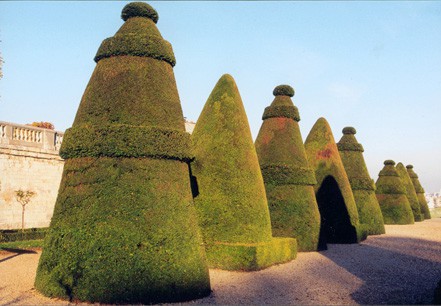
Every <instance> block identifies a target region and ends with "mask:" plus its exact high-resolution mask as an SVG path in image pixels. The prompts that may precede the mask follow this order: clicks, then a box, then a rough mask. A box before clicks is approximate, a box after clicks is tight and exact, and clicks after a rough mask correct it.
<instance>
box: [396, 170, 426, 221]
mask: <svg viewBox="0 0 441 306" xmlns="http://www.w3.org/2000/svg"><path fill="white" fill-rule="evenodd" d="M395 169H397V173H398V175H399V176H400V178H401V181H402V182H403V185H404V188H405V189H406V196H407V199H408V200H409V203H410V208H412V213H413V218H414V220H415V221H417V222H418V221H423V220H424V215H423V214H421V208H420V203H419V202H418V197H417V194H416V192H415V187H413V184H412V180H411V179H410V176H409V174H408V173H407V170H406V167H404V165H403V164H402V163H398V164H397V165H396V166H395Z"/></svg>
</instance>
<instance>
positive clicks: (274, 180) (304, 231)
mask: <svg viewBox="0 0 441 306" xmlns="http://www.w3.org/2000/svg"><path fill="white" fill-rule="evenodd" d="M273 94H274V96H275V98H274V100H273V102H272V103H271V105H270V106H268V107H267V108H265V111H264V113H263V117H262V120H263V123H262V126H261V127H260V131H259V134H258V135H257V138H256V142H255V146H256V151H257V156H258V157H259V163H260V169H261V170H262V175H263V180H264V182H265V189H266V194H267V198H268V205H269V210H270V215H271V226H272V229H273V234H274V235H275V236H280V237H294V238H297V243H298V249H299V251H315V250H317V247H318V240H319V233H320V213H319V211H318V206H317V201H316V199H315V193H314V185H315V184H316V180H315V175H314V171H313V170H312V169H311V168H310V167H309V164H308V160H307V157H306V152H305V147H304V145H303V140H302V136H301V134H300V128H299V121H300V116H299V111H298V109H297V107H296V106H294V104H293V102H292V100H291V97H293V96H294V89H293V88H292V87H291V86H289V85H279V86H277V87H276V88H275V89H274V91H273Z"/></svg>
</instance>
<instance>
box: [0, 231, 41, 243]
mask: <svg viewBox="0 0 441 306" xmlns="http://www.w3.org/2000/svg"><path fill="white" fill-rule="evenodd" d="M47 231H48V229H47V228H30V229H25V230H24V231H21V230H20V231H18V230H0V242H13V241H25V240H37V239H43V238H44V237H45V236H46V233H47Z"/></svg>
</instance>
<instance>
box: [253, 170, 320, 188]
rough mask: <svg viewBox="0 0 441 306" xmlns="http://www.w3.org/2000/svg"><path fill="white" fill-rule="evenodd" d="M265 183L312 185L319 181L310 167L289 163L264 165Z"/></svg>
mask: <svg viewBox="0 0 441 306" xmlns="http://www.w3.org/2000/svg"><path fill="white" fill-rule="evenodd" d="M261 170H262V175H263V179H264V181H265V184H270V185H276V186H280V185H310V186H313V185H315V184H316V183H317V182H316V180H315V175H314V171H312V169H310V168H304V167H293V166H287V165H263V166H262V167H261Z"/></svg>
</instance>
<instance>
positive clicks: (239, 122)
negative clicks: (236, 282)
mask: <svg viewBox="0 0 441 306" xmlns="http://www.w3.org/2000/svg"><path fill="white" fill-rule="evenodd" d="M192 140H193V148H194V154H195V161H194V162H193V163H192V165H191V169H192V175H193V178H194V180H195V182H197V190H196V191H195V192H194V195H195V206H196V209H197V212H198V217H199V222H200V226H201V230H202V235H203V237H204V242H205V245H206V252H207V258H208V262H209V265H210V266H211V267H213V268H220V269H226V270H246V271H249V270H259V269H262V268H265V267H268V266H270V265H273V264H275V263H281V262H286V261H289V260H291V259H294V258H295V256H296V247H297V244H296V240H295V239H293V238H273V237H272V231H271V221H270V214H269V210H268V202H267V199H266V193H265V186H264V183H263V178H262V174H261V171H260V167H259V162H258V160H257V154H256V150H255V148H254V144H253V140H252V136H251V131H250V127H249V124H248V119H247V116H246V113H245V109H244V106H243V104H242V99H241V97H240V94H239V90H238V88H237V86H236V83H235V81H234V79H233V77H232V76H230V75H228V74H225V75H223V76H222V77H221V78H220V79H219V81H218V82H217V84H216V86H215V87H214V89H213V91H212V92H211V94H210V96H209V98H208V100H207V102H206V103H205V106H204V108H203V110H202V112H201V115H200V116H199V119H198V121H197V122H196V126H195V128H194V131H193V133H192ZM194 185H195V184H194Z"/></svg>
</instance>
